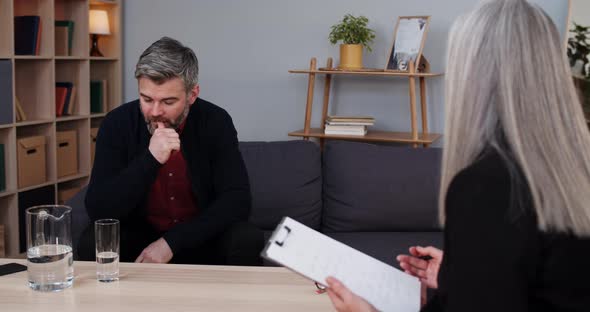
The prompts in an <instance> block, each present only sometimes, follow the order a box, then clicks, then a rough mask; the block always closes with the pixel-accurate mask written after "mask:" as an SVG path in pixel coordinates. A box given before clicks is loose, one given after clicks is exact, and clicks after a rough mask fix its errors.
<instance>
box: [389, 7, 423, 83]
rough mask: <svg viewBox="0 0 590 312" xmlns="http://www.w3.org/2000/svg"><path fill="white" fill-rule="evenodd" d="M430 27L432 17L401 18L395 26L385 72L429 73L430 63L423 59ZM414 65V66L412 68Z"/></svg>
mask: <svg viewBox="0 0 590 312" xmlns="http://www.w3.org/2000/svg"><path fill="white" fill-rule="evenodd" d="M429 26H430V16H400V17H398V19H397V22H396V24H395V30H394V32H393V40H392V42H391V48H390V49H389V54H388V55H387V63H386V64H385V71H398V72H409V71H410V69H411V68H412V67H413V68H414V71H416V72H419V71H427V69H428V67H429V66H428V62H427V61H426V59H424V58H423V57H422V50H423V49H424V42H425V41H426V36H427V34H428V28H429ZM410 63H413V64H414V66H410Z"/></svg>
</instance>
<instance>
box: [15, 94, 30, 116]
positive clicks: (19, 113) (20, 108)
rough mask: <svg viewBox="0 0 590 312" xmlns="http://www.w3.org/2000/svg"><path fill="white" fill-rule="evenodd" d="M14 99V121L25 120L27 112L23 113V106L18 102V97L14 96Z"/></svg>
mask: <svg viewBox="0 0 590 312" xmlns="http://www.w3.org/2000/svg"><path fill="white" fill-rule="evenodd" d="M14 99H15V101H16V103H15V104H16V121H27V114H25V110H24V109H23V106H22V105H21V104H20V101H19V99H18V97H16V96H15V97H14Z"/></svg>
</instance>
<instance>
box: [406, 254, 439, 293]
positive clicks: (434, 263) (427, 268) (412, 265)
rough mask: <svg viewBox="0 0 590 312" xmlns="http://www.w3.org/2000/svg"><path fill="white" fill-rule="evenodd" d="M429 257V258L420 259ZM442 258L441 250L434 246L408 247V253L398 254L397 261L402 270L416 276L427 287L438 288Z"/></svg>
mask: <svg viewBox="0 0 590 312" xmlns="http://www.w3.org/2000/svg"><path fill="white" fill-rule="evenodd" d="M421 257H429V258H430V260H424V259H421ZM442 260H443V251H442V250H440V249H437V248H435V247H421V246H412V247H410V255H399V256H397V261H399V265H400V267H401V268H402V269H404V271H405V272H406V273H408V274H410V275H413V276H416V277H418V278H419V279H420V282H422V283H423V284H424V285H426V287H428V288H434V289H437V288H438V271H439V270H440V264H441V262H442Z"/></svg>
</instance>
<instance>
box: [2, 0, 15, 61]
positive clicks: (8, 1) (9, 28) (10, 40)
mask: <svg viewBox="0 0 590 312" xmlns="http://www.w3.org/2000/svg"><path fill="white" fill-rule="evenodd" d="M12 1H13V0H0V29H1V31H0V57H9V56H11V55H12V54H13V53H12V52H13V51H14V47H13V45H14V37H13V33H14V29H13V19H12V16H13V15H12Z"/></svg>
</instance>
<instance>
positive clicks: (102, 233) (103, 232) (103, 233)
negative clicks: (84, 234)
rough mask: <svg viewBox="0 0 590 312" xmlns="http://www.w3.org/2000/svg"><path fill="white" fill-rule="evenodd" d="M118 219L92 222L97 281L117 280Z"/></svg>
mask: <svg viewBox="0 0 590 312" xmlns="http://www.w3.org/2000/svg"><path fill="white" fill-rule="evenodd" d="M119 231H120V225H119V220H116V219H101V220H97V221H95V222H94V237H95V240H96V278H97V279H98V281H99V282H114V281H118V280H119Z"/></svg>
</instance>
